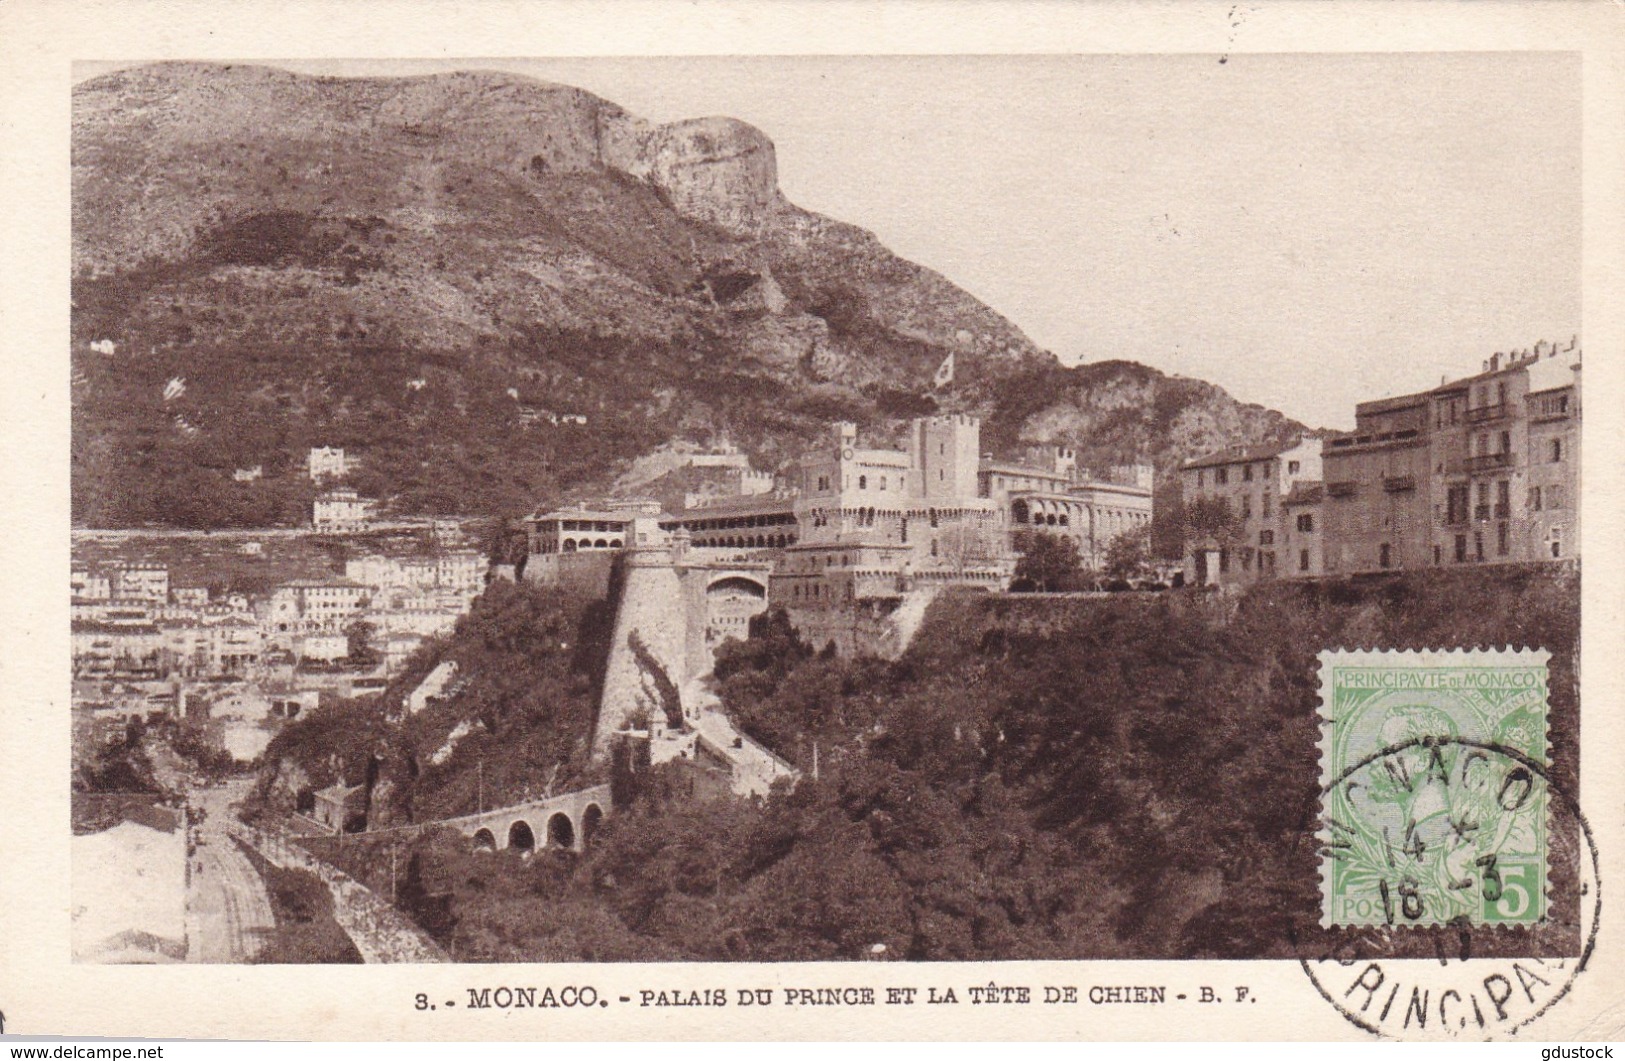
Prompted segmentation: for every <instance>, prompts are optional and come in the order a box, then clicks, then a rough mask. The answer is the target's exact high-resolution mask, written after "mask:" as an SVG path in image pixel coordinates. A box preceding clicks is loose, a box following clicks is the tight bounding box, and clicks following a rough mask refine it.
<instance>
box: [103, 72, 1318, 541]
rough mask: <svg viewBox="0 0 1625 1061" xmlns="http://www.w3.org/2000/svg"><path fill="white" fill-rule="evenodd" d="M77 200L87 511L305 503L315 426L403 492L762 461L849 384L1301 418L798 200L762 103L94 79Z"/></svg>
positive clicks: (1136, 410)
mask: <svg viewBox="0 0 1625 1061" xmlns="http://www.w3.org/2000/svg"><path fill="white" fill-rule="evenodd" d="M73 222H74V225H73V228H74V232H73V266H74V284H73V368H74V371H73V409H74V438H73V459H74V477H73V485H74V494H73V497H74V517H75V520H76V522H79V523H87V524H91V525H129V524H141V523H172V524H181V525H193V526H219V525H230V524H245V525H252V524H264V523H267V522H296V521H298V520H299V519H300V518H302V515H303V513H304V512H305V511H306V508H305V506H306V504H307V503H308V495H309V489H310V488H309V484H308V483H306V482H305V481H304V480H303V477H302V474H301V472H302V460H303V453H304V451H305V449H306V447H308V446H311V445H324V444H327V445H341V446H345V447H346V448H347V449H348V450H350V451H352V452H355V453H359V454H360V455H361V456H362V460H363V463H362V467H361V470H360V471H359V472H357V473H356V475H355V476H354V480H355V485H357V486H358V487H359V488H361V489H362V490H364V491H366V492H369V493H376V494H377V495H379V496H384V497H388V498H391V499H392V503H393V504H394V506H395V507H396V508H397V509H399V510H403V511H419V512H467V513H476V512H491V513H498V514H507V515H512V514H515V513H518V512H521V511H524V510H526V509H528V508H530V507H532V506H534V505H536V504H546V503H552V502H553V501H556V500H559V499H561V498H563V497H565V496H568V495H570V494H572V493H581V492H590V491H596V490H602V489H607V488H609V487H610V486H611V485H612V484H614V483H615V482H616V480H617V477H620V480H621V485H622V487H623V488H625V487H627V486H628V483H627V481H626V478H625V476H626V473H627V471H628V469H630V468H631V467H633V461H634V460H635V459H636V458H638V457H646V456H647V455H649V454H652V453H657V452H658V451H660V450H661V449H662V448H663V447H669V446H670V445H671V444H672V443H673V442H674V441H675V442H682V443H697V444H701V445H703V444H706V443H708V442H709V441H710V440H712V439H713V438H715V437H717V436H720V435H723V434H726V435H727V436H728V437H730V438H731V439H732V440H733V441H735V442H736V443H738V444H739V445H740V446H741V447H742V448H744V449H745V450H746V451H747V452H750V453H751V454H752V456H753V457H754V458H755V459H756V460H757V462H758V465H759V466H762V467H772V466H775V465H776V464H778V463H779V462H781V461H783V460H785V459H787V458H789V457H792V456H794V455H796V453H798V452H799V450H800V449H801V447H802V446H803V445H804V444H805V443H806V441H807V440H809V439H810V438H811V437H813V435H814V434H815V433H816V432H817V431H819V430H820V429H821V428H822V425H823V424H825V423H826V422H828V421H829V420H831V419H835V418H847V419H853V420H857V421H859V422H860V424H862V425H864V427H865V429H866V430H867V431H869V432H871V433H873V434H877V435H884V434H886V433H887V432H889V431H890V430H892V429H893V428H895V427H896V425H898V424H899V423H900V422H901V421H902V420H903V419H906V418H907V417H909V416H914V415H919V414H921V413H924V412H930V411H933V410H936V409H939V408H940V409H952V410H972V411H978V412H982V413H984V414H985V415H987V416H988V418H989V421H988V434H989V438H990V440H993V441H995V442H996V443H997V444H998V445H1000V446H1015V445H1019V444H1021V443H1024V442H1028V441H1051V440H1067V441H1072V442H1074V443H1076V444H1080V445H1081V448H1082V449H1083V450H1084V451H1085V452H1086V453H1093V454H1096V455H1098V457H1099V458H1100V459H1102V460H1104V459H1107V458H1110V459H1112V460H1113V461H1121V460H1125V459H1150V460H1153V461H1155V462H1157V463H1159V464H1161V465H1164V466H1168V465H1171V464H1172V463H1175V462H1177V460H1178V459H1179V458H1180V457H1182V456H1185V455H1189V454H1190V453H1193V452H1196V451H1200V450H1203V449H1207V448H1211V447H1212V446H1215V445H1220V444H1224V443H1227V442H1233V441H1249V442H1250V441H1256V440H1257V439H1258V438H1260V437H1263V436H1266V435H1270V434H1277V433H1284V432H1287V431H1290V430H1292V429H1294V428H1296V427H1297V425H1294V424H1292V423H1291V422H1290V421H1286V420H1285V419H1284V418H1282V417H1280V416H1279V415H1278V414H1273V413H1269V412H1267V411H1265V410H1262V409H1258V408H1256V407H1254V408H1247V407H1241V406H1238V405H1237V404H1236V403H1235V402H1234V401H1232V400H1231V399H1230V398H1229V397H1228V396H1227V395H1225V394H1224V393H1223V392H1222V391H1218V390H1217V389H1216V388H1211V387H1208V386H1207V385H1205V384H1200V383H1196V382H1194V381H1186V380H1177V379H1170V378H1168V377H1165V376H1163V375H1162V374H1160V373H1157V372H1154V371H1152V370H1150V369H1146V368H1143V367H1142V366H1138V365H1132V364H1129V363H1124V362H1104V363H1100V364H1092V365H1086V366H1083V367H1081V368H1076V369H1064V368H1062V367H1060V366H1059V364H1058V363H1057V362H1056V361H1055V359H1054V358H1053V357H1052V356H1051V355H1050V354H1048V353H1046V352H1044V351H1041V350H1039V349H1038V348H1036V347H1035V346H1034V345H1033V343H1032V342H1030V341H1029V340H1028V339H1027V338H1026V337H1025V336H1024V335H1023V334H1022V333H1021V332H1020V330H1019V329H1018V328H1017V327H1015V326H1014V325H1013V324H1011V323H1010V322H1009V321H1007V320H1005V319H1004V318H1003V317H1001V316H999V315H998V314H997V313H995V312H993V311H992V310H990V309H989V308H987V307H986V306H984V305H982V304H981V303H979V302H978V301H976V300H975V299H974V298H972V297H971V296H970V295H968V294H966V293H965V292H964V291H962V290H960V289H959V288H957V287H955V286H954V285H953V284H951V283H950V282H949V281H947V280H946V279H944V278H943V277H941V276H940V275H938V274H936V273H933V272H931V271H930V270H928V269H924V268H922V267H920V266H918V265H915V264H913V263H911V262H907V261H904V260H902V259H900V258H898V257H896V256H895V255H893V254H891V253H890V252H889V251H887V250H886V249H885V248H884V247H883V246H881V245H880V243H879V242H878V241H877V240H876V239H875V238H874V237H873V236H872V235H870V234H869V233H867V232H865V231H863V230H861V229H859V228H856V227H854V226H851V225H847V224H843V223H841V222H838V221H834V220H831V219H829V218H825V217H822V216H820V215H817V214H813V213H810V212H808V211H805V210H802V209H799V208H798V207H796V206H795V205H793V204H791V203H790V202H788V201H787V200H786V199H785V198H784V196H783V195H782V194H781V193H780V191H779V188H778V183H777V176H776V160H775V155H774V148H773V144H772V142H771V141H770V140H768V138H767V137H766V136H764V135H763V134H762V133H761V132H760V131H759V130H756V129H754V128H752V127H750V126H748V125H745V124H743V123H741V122H738V121H734V120H732V119H728V118H704V119H698V120H693V121H684V122H677V123H673V124H670V125H656V124H652V123H649V122H646V121H644V120H642V119H639V118H637V117H635V116H633V115H630V114H628V113H626V112H625V111H624V110H622V109H621V108H619V107H617V106H616V105H614V104H613V103H610V102H608V101H606V100H603V99H599V98H597V97H595V96H593V95H590V94H588V93H586V92H583V91H581V90H579V89H575V88H570V87H567V86H562V85H555V84H547V83H543V82H539V81H534V80H530V79H526V78H522V77H518V76H514V75H509V74H497V73H458V74H450V75H435V76H429V77H413V78H363V79H338V78H321V77H308V76H303V75H297V74H292V73H287V72H284V71H279V70H273V69H269V68H263V67H252V66H223V65H210V64H190V63H182V64H159V65H153V66H146V67H139V68H134V69H129V70H124V71H120V72H116V73H111V74H108V75H104V76H102V77H98V78H95V79H92V80H89V81H86V82H84V83H82V84H80V85H79V86H78V87H77V88H76V89H75V91H74V109H73ZM950 353H952V354H954V355H955V359H956V373H955V380H954V382H953V383H952V384H951V385H949V386H947V387H944V388H941V389H940V390H933V389H932V386H931V378H932V375H933V373H934V372H935V370H936V369H937V367H938V366H939V365H940V364H941V363H942V361H943V360H944V359H945V358H946V357H947V356H948V355H949V354H950ZM655 463H656V464H658V463H659V462H658V461H656V462H655ZM254 468H259V469H260V471H261V475H260V477H259V478H252V476H251V475H249V474H245V475H243V476H240V477H239V476H234V474H233V473H234V472H237V471H243V472H245V473H250V472H251V471H252V469H254ZM239 478H241V479H245V480H249V481H238V479H239ZM630 485H632V486H635V485H636V484H635V483H633V484H630Z"/></svg>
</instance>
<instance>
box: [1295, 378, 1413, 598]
mask: <svg viewBox="0 0 1625 1061" xmlns="http://www.w3.org/2000/svg"><path fill="white" fill-rule="evenodd" d="M1430 415H1431V410H1430V399H1429V396H1428V395H1427V394H1410V395H1405V396H1403V397H1398V398H1385V399H1383V400H1380V401H1372V402H1362V403H1360V404H1359V405H1357V406H1355V409H1354V421H1355V428H1354V430H1353V431H1351V432H1348V433H1346V434H1340V435H1333V436H1332V437H1330V438H1328V439H1326V441H1325V446H1324V450H1323V452H1322V457H1321V461H1322V466H1323V468H1324V472H1325V503H1324V505H1323V507H1322V522H1323V524H1324V525H1323V527H1322V533H1321V540H1322V550H1323V552H1322V564H1323V569H1322V570H1323V573H1325V574H1333V575H1335V574H1341V573H1343V572H1347V571H1374V570H1377V569H1379V568H1388V567H1422V566H1425V565H1426V564H1427V563H1428V561H1429V553H1430V549H1431V532H1430V530H1429V525H1430V523H1431V511H1430V505H1431V491H1430V487H1429V482H1430V474H1431V463H1432V456H1431V452H1430V449H1429V432H1428V419H1429V416H1430Z"/></svg>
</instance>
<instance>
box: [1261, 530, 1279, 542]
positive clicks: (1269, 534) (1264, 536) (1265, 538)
mask: <svg viewBox="0 0 1625 1061" xmlns="http://www.w3.org/2000/svg"><path fill="white" fill-rule="evenodd" d="M1258 544H1259V545H1274V544H1275V532H1274V531H1272V530H1267V531H1259V532H1258Z"/></svg>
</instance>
